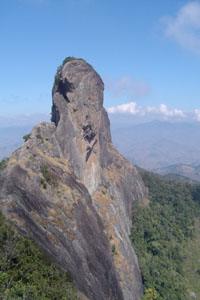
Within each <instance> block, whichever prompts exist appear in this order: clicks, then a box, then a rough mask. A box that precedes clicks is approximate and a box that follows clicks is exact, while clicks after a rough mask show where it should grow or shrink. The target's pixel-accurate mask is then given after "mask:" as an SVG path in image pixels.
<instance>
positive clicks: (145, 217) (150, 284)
mask: <svg viewBox="0 0 200 300" xmlns="http://www.w3.org/2000/svg"><path fill="white" fill-rule="evenodd" d="M141 175H142V177H143V180H144V182H145V184H146V186H147V187H148V188H149V192H150V201H151V202H150V204H149V206H148V207H146V208H145V209H144V208H141V207H137V208H135V209H134V211H133V227H132V232H131V240H132V242H133V245H134V247H135V249H136V253H137V255H138V258H139V264H140V267H141V270H142V277H143V282H144V287H145V290H146V298H145V297H144V298H145V299H162V300H172V299H173V300H184V299H192V298H191V297H192V295H193V297H195V295H196V298H197V299H200V287H199V284H198V282H200V239H199V232H200V222H199V216H200V188H199V187H198V186H195V185H190V184H186V183H177V182H174V181H168V180H166V179H162V178H161V177H159V176H156V175H154V174H151V173H149V172H146V171H141ZM148 297H149V298H148Z"/></svg>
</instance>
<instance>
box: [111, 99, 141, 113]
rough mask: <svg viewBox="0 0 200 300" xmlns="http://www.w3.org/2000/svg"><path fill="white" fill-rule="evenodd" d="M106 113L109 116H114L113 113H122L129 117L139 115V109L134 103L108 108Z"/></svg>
mask: <svg viewBox="0 0 200 300" xmlns="http://www.w3.org/2000/svg"><path fill="white" fill-rule="evenodd" d="M107 111H108V112H109V113H111V114H115V113H123V114H124V113H125V114H131V115H136V114H140V108H139V107H138V106H137V104H136V103H135V102H130V103H126V104H121V105H118V106H112V107H108V109H107Z"/></svg>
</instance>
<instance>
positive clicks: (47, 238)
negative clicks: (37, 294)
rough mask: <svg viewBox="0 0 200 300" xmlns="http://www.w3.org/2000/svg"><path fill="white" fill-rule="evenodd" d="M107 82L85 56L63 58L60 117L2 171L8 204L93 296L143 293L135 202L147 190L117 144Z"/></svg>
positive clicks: (0, 203)
mask: <svg viewBox="0 0 200 300" xmlns="http://www.w3.org/2000/svg"><path fill="white" fill-rule="evenodd" d="M103 89H104V85H103V82H102V80H101V78H100V76H99V75H98V74H97V73H96V72H95V70H94V69H93V68H92V66H90V65H89V64H88V63H87V62H85V61H84V60H78V59H73V60H69V61H67V62H66V63H64V64H63V66H62V67H61V68H60V70H59V71H58V73H57V75H56V81H55V83H54V87H53V105H52V123H51V124H49V123H46V122H43V123H40V124H39V125H37V126H35V127H34V128H33V131H32V133H31V136H30V138H29V139H28V141H27V142H25V143H24V144H23V145H22V147H21V148H20V149H19V150H17V151H16V152H14V153H13V155H12V156H11V158H10V160H9V164H8V167H7V168H6V170H5V171H4V172H3V173H2V174H1V175H0V199H1V200H0V208H1V210H2V212H3V213H4V214H5V215H6V216H7V217H8V218H9V219H10V220H11V221H12V222H13V223H15V226H17V227H18V229H19V230H20V231H22V232H23V233H28V234H30V236H31V237H32V238H33V239H34V240H35V241H36V242H37V243H39V245H40V246H41V247H42V248H43V249H44V251H47V252H48V253H49V254H50V255H51V256H52V257H53V258H54V259H55V260H56V261H57V263H58V264H60V266H61V267H62V268H64V269H67V270H69V271H70V272H71V273H72V275H73V277H74V280H75V282H76V284H77V286H78V288H79V290H81V291H82V292H83V293H84V294H85V295H86V296H87V297H88V298H89V299H95V300H96V299H97V300H105V299H113V300H120V299H125V300H133V299H135V300H136V299H141V295H142V280H141V275H140V270H139V266H138V261H137V257H136V255H135V253H134V250H133V248H132V246H131V244H130V241H129V233H130V226H131V223H130V219H131V210H132V206H133V205H134V202H135V201H137V202H139V203H141V204H145V203H146V201H147V200H146V197H147V191H146V189H145V187H144V185H143V182H142V180H141V178H140V177H139V175H138V173H137V171H136V169H135V167H133V166H132V165H130V164H129V163H128V162H127V161H126V160H125V159H124V158H123V157H122V156H121V155H120V154H119V153H118V152H117V151H116V150H115V149H114V147H113V145H112V143H111V136H110V125H109V120H108V116H107V113H106V111H105V109H104V108H103Z"/></svg>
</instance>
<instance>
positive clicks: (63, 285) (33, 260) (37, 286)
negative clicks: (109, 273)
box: [0, 214, 78, 300]
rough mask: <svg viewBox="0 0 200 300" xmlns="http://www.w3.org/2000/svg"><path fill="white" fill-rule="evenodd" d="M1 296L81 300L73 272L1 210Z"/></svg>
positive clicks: (1, 299) (9, 299)
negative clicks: (20, 231) (59, 264)
mask: <svg viewBox="0 0 200 300" xmlns="http://www.w3.org/2000/svg"><path fill="white" fill-rule="evenodd" d="M0 300H78V297H77V296H76V290H75V288H74V286H73V284H72V282H71V278H70V275H69V274H67V273H66V272H64V271H61V270H60V269H59V268H58V267H57V266H56V265H55V263H53V262H52V261H51V260H50V258H48V257H47V255H46V254H44V253H43V252H41V251H40V250H39V249H38V248H37V247H36V246H35V244H34V243H33V242H32V241H31V240H30V239H29V238H23V237H20V236H19V235H18V234H17V233H16V231H15V230H14V229H13V228H12V227H11V226H10V225H9V224H8V222H7V221H6V220H5V218H4V217H3V216H2V215H1V214H0Z"/></svg>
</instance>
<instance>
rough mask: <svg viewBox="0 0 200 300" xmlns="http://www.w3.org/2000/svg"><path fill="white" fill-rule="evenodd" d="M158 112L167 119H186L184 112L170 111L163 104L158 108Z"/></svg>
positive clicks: (175, 109)
mask: <svg viewBox="0 0 200 300" xmlns="http://www.w3.org/2000/svg"><path fill="white" fill-rule="evenodd" d="M158 112H159V113H161V114H162V115H163V116H165V117H176V116H177V117H185V114H184V113H183V111H182V110H180V109H177V108H174V109H168V107H167V105H166V104H161V105H160V106H159V108H158Z"/></svg>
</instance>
